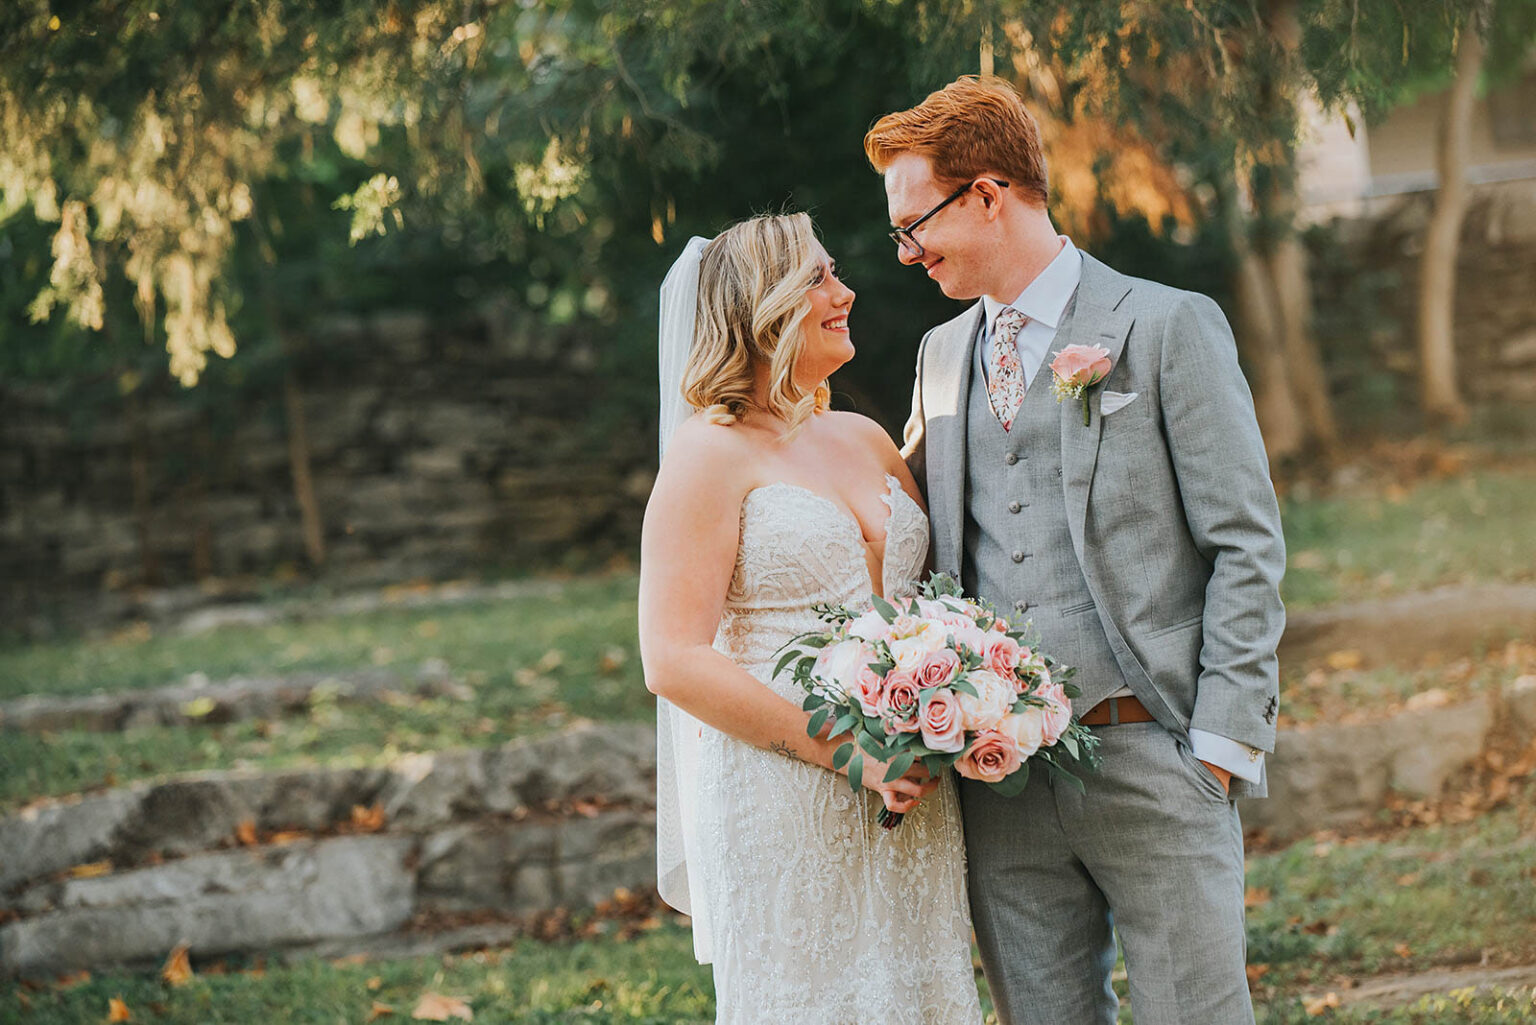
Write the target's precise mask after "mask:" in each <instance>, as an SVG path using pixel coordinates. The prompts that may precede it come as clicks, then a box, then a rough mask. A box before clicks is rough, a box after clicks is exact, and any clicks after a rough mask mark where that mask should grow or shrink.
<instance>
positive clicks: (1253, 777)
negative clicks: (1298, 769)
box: [1189, 730, 1264, 783]
mask: <svg viewBox="0 0 1536 1025" xmlns="http://www.w3.org/2000/svg"><path fill="white" fill-rule="evenodd" d="M1189 746H1190V749H1191V750H1193V751H1194V753H1195V757H1196V758H1198V759H1200V760H1201V761H1202V762H1210V763H1211V764H1212V765H1219V766H1221V767H1222V768H1223V769H1226V770H1227V771H1228V772H1230V773H1231V774H1232V775H1234V776H1236V777H1237V778H1238V779H1245V780H1247V781H1248V782H1249V783H1257V782H1258V781H1259V780H1260V779H1262V778H1263V776H1264V752H1263V751H1260V750H1259V749H1258V748H1256V747H1249V746H1248V745H1247V744H1239V743H1238V742H1237V741H1235V740H1228V739H1227V738H1226V737H1218V736H1217V735H1216V734H1214V733H1207V732H1205V731H1204V730H1190V731H1189Z"/></svg>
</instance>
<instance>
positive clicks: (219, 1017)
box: [0, 784, 1536, 1025]
mask: <svg viewBox="0 0 1536 1025" xmlns="http://www.w3.org/2000/svg"><path fill="white" fill-rule="evenodd" d="M1533 844H1536V784H1526V785H1525V786H1523V787H1522V788H1519V789H1518V790H1517V791H1516V793H1515V794H1514V796H1513V798H1512V800H1511V802H1510V803H1509V804H1508V805H1507V806H1505V807H1503V808H1501V809H1499V810H1497V811H1495V812H1493V813H1491V814H1489V815H1487V816H1485V817H1483V818H1482V819H1479V820H1477V821H1474V822H1469V823H1461V824H1456V825H1442V826H1424V827H1418V828H1415V829H1411V830H1404V831H1400V832H1398V833H1395V834H1392V835H1390V836H1386V837H1380V838H1375V839H1369V840H1363V839H1362V840H1354V841H1352V840H1348V839H1344V840H1334V841H1321V842H1320V841H1319V840H1317V839H1309V840H1306V841H1302V842H1300V843H1297V844H1295V845H1293V846H1291V847H1289V848H1285V849H1283V850H1280V851H1276V852H1274V853H1271V854H1265V855H1258V856H1255V857H1253V858H1251V859H1250V863H1249V870H1248V882H1249V886H1250V888H1251V894H1250V904H1251V905H1252V906H1251V907H1250V909H1249V913H1248V934H1249V961H1250V964H1252V965H1254V966H1255V970H1256V971H1257V972H1260V973H1262V974H1260V975H1259V979H1258V982H1257V985H1256V987H1255V998H1256V1003H1257V1007H1258V1017H1259V1021H1260V1023H1261V1025H1303V1023H1310V1022H1317V1021H1323V1022H1337V1023H1348V1025H1365V1023H1379V1025H1441V1023H1445V1022H1451V1021H1455V1022H1472V1023H1482V1025H1512V1023H1516V1022H1529V1021H1533V1020H1536V1000H1533V995H1532V993H1531V992H1530V991H1529V990H1526V991H1523V992H1519V991H1516V992H1503V993H1492V994H1484V995H1480V996H1477V997H1475V998H1474V997H1469V996H1467V995H1465V994H1436V995H1432V996H1429V997H1425V998H1423V999H1422V1000H1420V1001H1418V1002H1416V1003H1415V1004H1412V1005H1410V1006H1408V1007H1406V1008H1398V1009H1394V1010H1389V1011H1365V1010H1350V1009H1340V1010H1330V1011H1327V1012H1325V1013H1323V1014H1322V1015H1320V1016H1318V1017H1313V1016H1311V1015H1309V1014H1308V1013H1307V1010H1306V1007H1305V1004H1304V999H1306V998H1313V999H1316V998H1320V997H1324V996H1326V994H1327V993H1328V992H1330V991H1335V992H1340V993H1343V992H1347V988H1348V987H1347V983H1348V982H1349V981H1350V980H1352V979H1360V978H1364V977H1367V976H1370V975H1374V974H1381V973H1399V972H1413V971H1422V970H1427V969H1431V968H1436V967H1443V966H1446V965H1454V964H1467V963H1476V962H1479V961H1483V960H1486V961H1487V962H1488V963H1490V964H1492V965H1502V964H1523V963H1531V962H1533V961H1536V885H1533V875H1532V873H1533V871H1536V861H1533V858H1532V855H1531V850H1532V849H1533ZM193 955H194V959H193V964H194V967H195V968H197V969H198V970H199V972H200V974H199V975H197V977H196V978H195V979H194V980H193V981H192V982H191V983H190V984H188V985H186V986H183V987H181V988H177V989H172V988H169V987H168V986H166V985H165V984H164V983H162V982H161V981H160V980H159V979H158V978H156V977H154V976H132V975H115V976H97V977H95V978H91V979H89V980H87V981H84V982H77V983H75V984H74V985H70V986H68V987H64V988H44V989H40V990H35V991H27V990H17V991H16V993H15V994H13V995H11V996H9V997H5V996H0V1022H18V1023H21V1022H49V1023H58V1025H97V1023H99V1022H101V1021H103V1020H104V1019H105V1016H106V1013H107V1006H108V1000H109V999H111V998H112V997H114V996H116V997H121V998H122V999H123V1001H124V1002H125V1003H126V1004H127V1005H128V1007H129V1009H130V1010H131V1011H133V1012H134V1015H135V1017H134V1020H135V1021H145V1022H155V1023H165V1025H194V1023H197V1025H202V1023H222V1022H228V1023H241V1025H245V1023H249V1022H258V1021H278V1020H281V1021H287V1022H294V1023H316V1025H319V1023H327V1025H329V1023H332V1022H362V1021H365V1020H367V1019H368V1015H369V1013H370V1009H371V1008H372V1006H373V1004H374V1002H375V1001H378V1002H380V1003H382V1004H384V1005H387V1006H389V1007H392V1008H394V1014H393V1016H381V1018H380V1019H379V1020H382V1021H385V1022H388V1021H391V1020H401V1021H405V1020H409V1018H408V1016H409V1014H410V1011H411V1010H412V1008H413V1007H414V1006H415V1002H416V1001H417V1000H418V999H419V998H420V997H421V995H422V994H423V993H425V992H428V991H431V992H436V993H441V994H446V995H453V996H462V997H465V998H466V999H467V1000H468V1002H469V1003H470V1004H471V1006H472V1007H473V1009H474V1015H475V1018H474V1020H475V1021H476V1022H482V1023H491V1025H496V1023H510V1022H520V1023H521V1022H528V1023H555V1022H561V1023H575V1022H583V1023H594V1022H596V1023H613V1025H620V1023H623V1025H652V1023H655V1025H660V1023H683V1022H687V1023H694V1022H708V1021H710V1020H711V1019H712V1015H713V998H712V996H711V994H712V987H711V984H710V977H709V972H708V970H707V969H705V968H701V967H700V966H698V965H697V964H695V963H694V961H693V958H692V946H691V943H690V940H689V936H688V932H687V930H686V929H684V928H682V927H679V926H678V925H676V924H672V923H664V924H663V925H662V926H661V927H660V928H658V929H656V930H654V931H652V932H649V933H645V934H642V935H641V936H640V937H638V938H636V939H632V940H627V941H623V940H619V939H616V938H612V937H608V938H601V939H596V940H589V941H581V942H562V943H553V944H546V943H541V942H537V941H534V940H524V941H521V942H519V943H517V944H515V945H513V946H511V947H507V948H504V949H500V950H494V951H484V952H479V953H474V954H467V955H463V956H451V957H427V958H416V959H412V960H401V961H388V962H378V963H370V964H356V963H348V962H340V963H328V962H322V961H309V962H303V963H300V964H296V965H292V966H283V967H270V968H267V969H266V970H265V971H264V972H262V973H252V972H240V971H235V970H233V969H232V970H230V971H228V972H226V973H224V974H210V973H209V972H208V970H207V967H208V966H203V965H199V964H198V962H197V960H196V952H195V951H194V952H193ZM981 991H982V993H983V997H984V998H985V985H984V984H982V987H981ZM23 999H25V1001H26V1002H27V1003H29V1004H30V1010H23V1009H22V1004H23ZM1124 1020H1125V1021H1131V1020H1132V1019H1131V1017H1130V1015H1129V1014H1128V1013H1127V1014H1125V1015H1124Z"/></svg>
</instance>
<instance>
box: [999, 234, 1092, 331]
mask: <svg viewBox="0 0 1536 1025" xmlns="http://www.w3.org/2000/svg"><path fill="white" fill-rule="evenodd" d="M1056 237H1057V238H1059V239H1061V251H1060V252H1058V253H1057V254H1056V258H1055V259H1054V260H1052V261H1051V262H1050V263H1048V264H1046V267H1045V270H1043V271H1041V272H1040V273H1039V274H1037V275H1035V280H1033V281H1031V282H1030V283H1029V284H1028V285H1027V286H1025V288H1024V291H1023V292H1020V293H1019V297H1018V298H1017V299H1015V300H1014V301H1013V302H1011V303H1008V304H1007V305H1009V306H1012V307H1013V308H1014V309H1016V310H1018V311H1019V312H1020V313H1022V314H1024V315H1025V316H1026V317H1028V318H1029V319H1030V320H1037V321H1039V322H1040V323H1042V324H1044V325H1045V326H1046V327H1048V328H1050V329H1051V330H1053V331H1054V330H1055V329H1056V328H1057V327H1059V326H1060V325H1061V315H1062V313H1063V312H1065V311H1066V308H1067V303H1069V302H1071V300H1072V293H1074V292H1076V291H1077V285H1078V282H1080V281H1081V280H1082V278H1083V254H1082V253H1081V252H1079V251H1078V249H1077V247H1076V246H1074V245H1073V244H1072V240H1071V239H1069V238H1067V236H1065V235H1058V236H1056ZM981 301H982V304H983V306H985V308H986V312H987V331H988V332H989V333H990V332H991V330H992V324H993V322H994V321H996V320H997V315H998V314H999V313H1001V312H1002V310H1003V305H1004V304H1003V303H1000V302H998V301H997V300H996V299H994V298H992V297H991V296H990V295H988V296H983V297H982V300H981Z"/></svg>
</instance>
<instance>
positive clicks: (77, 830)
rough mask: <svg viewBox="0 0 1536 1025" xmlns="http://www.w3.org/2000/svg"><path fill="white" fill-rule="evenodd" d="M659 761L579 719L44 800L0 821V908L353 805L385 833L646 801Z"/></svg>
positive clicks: (635, 735)
mask: <svg viewBox="0 0 1536 1025" xmlns="http://www.w3.org/2000/svg"><path fill="white" fill-rule="evenodd" d="M655 766H656V755H655V728H654V727H652V726H650V725H640V724H607V725H602V726H592V725H584V726H577V727H575V728H572V729H570V730H566V731H564V732H561V733H555V734H551V735H548V736H543V737H533V738H528V739H524V740H518V741H513V742H511V743H508V744H505V745H502V746H500V747H494V748H470V749H463V750H454V751H441V752H436V753H427V754H413V755H406V756H404V757H402V758H400V759H398V760H396V761H395V762H394V763H392V764H391V765H390V766H388V767H386V768H361V769H359V768H306V769H289V770H281V771H277V772H256V771H233V772H207V773H189V774H187V775H184V776H176V777H171V778H168V779H164V780H157V781H151V782H145V783H139V784H134V785H132V786H128V787H123V788H121V789H117V790H111V791H108V792H106V793H103V794H96V795H92V796H89V797H84V798H78V799H73V800H61V801H47V802H42V803H39V804H37V805H33V806H31V807H28V808H25V809H23V810H21V811H19V812H16V813H15V814H13V815H10V816H7V817H5V818H3V819H0V909H5V908H8V907H11V906H13V903H12V900H11V898H10V897H9V896H8V894H10V893H11V892H13V891H15V890H16V889H17V887H19V886H21V885H23V884H26V883H29V882H31V881H34V880H39V879H42V878H43V877H46V876H50V875H52V874H54V873H58V872H64V871H66V870H68V869H69V868H71V867H73V866H76V865H81V864H86V863H93V862H100V861H104V860H110V861H112V862H113V863H114V864H118V865H136V864H139V863H141V862H142V861H143V860H144V859H145V858H147V857H149V856H150V855H160V856H162V857H183V856H186V855H190V854H196V853H201V852H204V851H208V850H211V849H214V848H217V847H218V846H219V845H220V844H224V843H229V842H231V841H232V839H233V838H234V837H235V835H236V830H237V829H238V828H239V827H240V826H241V824H242V823H247V822H248V823H251V824H252V825H253V826H254V828H255V829H256V830H257V831H258V832H259V833H268V832H273V831H278V830H303V831H306V832H328V831H333V830H335V829H336V828H337V827H338V826H340V825H345V824H348V823H350V821H351V818H352V809H353V808H354V807H356V806H359V805H361V806H364V807H372V806H374V805H379V806H380V807H381V808H382V810H383V812H384V815H385V820H386V822H387V823H388V826H389V828H390V829H391V830H400V831H407V832H417V833H424V832H428V831H432V830H435V829H438V828H441V827H443V826H447V825H449V824H451V823H454V822H465V821H474V820H478V819H480V818H482V817H485V816H495V815H515V814H527V813H528V812H530V811H537V810H538V809H540V808H542V807H543V806H545V805H547V804H549V803H551V802H568V801H572V800H577V799H582V798H593V797H598V798H602V799H604V800H605V801H608V802H612V803H624V804H638V805H649V804H650V803H652V802H653V800H654V797H655Z"/></svg>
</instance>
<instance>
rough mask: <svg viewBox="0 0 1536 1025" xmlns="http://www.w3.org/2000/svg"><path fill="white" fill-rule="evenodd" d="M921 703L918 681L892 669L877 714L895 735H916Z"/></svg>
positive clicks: (881, 694)
mask: <svg viewBox="0 0 1536 1025" xmlns="http://www.w3.org/2000/svg"><path fill="white" fill-rule="evenodd" d="M920 702H921V695H920V694H919V691H918V686H917V680H916V679H915V678H914V677H913V676H912V674H911V673H909V672H907V671H905V670H903V669H892V670H891V671H890V672H889V673H887V674H886V676H885V689H884V690H883V691H881V692H880V700H879V701H878V702H877V703H876V708H877V710H878V711H877V714H878V715H879V716H880V718H881V719H882V720H883V721H884V722H885V728H886V729H888V730H890V731H891V732H893V733H916V732H917V730H918V721H917V719H918V708H919V705H920Z"/></svg>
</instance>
